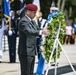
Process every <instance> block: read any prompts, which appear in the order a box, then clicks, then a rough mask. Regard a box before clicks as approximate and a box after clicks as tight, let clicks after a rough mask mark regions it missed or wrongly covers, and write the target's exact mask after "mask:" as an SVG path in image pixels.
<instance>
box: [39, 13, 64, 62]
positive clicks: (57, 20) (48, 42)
mask: <svg viewBox="0 0 76 75" xmlns="http://www.w3.org/2000/svg"><path fill="white" fill-rule="evenodd" d="M50 21H51V22H50V23H49V25H48V26H47V28H48V29H49V30H50V31H51V32H50V33H49V34H48V35H47V36H46V37H45V39H43V41H42V46H41V47H40V48H41V50H42V51H43V52H42V55H43V57H44V58H45V60H46V61H47V62H49V59H50V55H51V52H52V50H53V45H54V42H55V35H56V32H57V30H58V27H59V24H61V29H60V33H59V37H58V39H59V41H60V42H61V43H63V38H64V35H65V18H64V15H63V13H62V12H60V11H58V12H57V13H56V14H54V16H52V18H50ZM61 51H62V50H61V48H60V46H59V45H58V55H57V58H59V57H60V52H61ZM55 58H56V50H54V53H53V56H52V59H54V61H55Z"/></svg>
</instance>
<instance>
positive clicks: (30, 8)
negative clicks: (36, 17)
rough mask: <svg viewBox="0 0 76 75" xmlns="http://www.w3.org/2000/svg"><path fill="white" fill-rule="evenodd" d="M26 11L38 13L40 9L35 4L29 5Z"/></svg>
mask: <svg viewBox="0 0 76 75" xmlns="http://www.w3.org/2000/svg"><path fill="white" fill-rule="evenodd" d="M26 9H28V10H31V11H36V10H37V9H38V7H37V6H36V5H34V4H27V5H26Z"/></svg>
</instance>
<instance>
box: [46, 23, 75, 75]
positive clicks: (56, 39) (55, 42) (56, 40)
mask: <svg viewBox="0 0 76 75" xmlns="http://www.w3.org/2000/svg"><path fill="white" fill-rule="evenodd" d="M60 29H61V24H59V28H58V31H57V34H56V38H55V41H54V45H53V49H52V53H51V55H50V60H49V62H48V64H47V69H46V72H45V75H47V74H48V71H49V69H50V67H49V66H50V61H51V58H52V56H53V53H54V50H55V49H56V62H55V73H54V75H57V54H58V44H59V45H60V47H61V49H62V51H63V52H64V54H65V56H66V58H67V60H68V62H69V64H70V67H71V68H72V70H73V72H74V74H75V75H76V72H75V69H74V67H73V66H72V64H71V61H70V60H69V58H68V56H67V54H66V52H65V50H64V48H63V47H62V45H61V43H60V41H59V39H58V37H59V33H60Z"/></svg>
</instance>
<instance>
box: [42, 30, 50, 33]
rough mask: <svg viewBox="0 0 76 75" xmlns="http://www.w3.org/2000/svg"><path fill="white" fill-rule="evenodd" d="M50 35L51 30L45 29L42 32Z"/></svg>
mask: <svg viewBox="0 0 76 75" xmlns="http://www.w3.org/2000/svg"><path fill="white" fill-rule="evenodd" d="M49 33H50V30H48V29H43V30H42V34H49Z"/></svg>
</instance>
